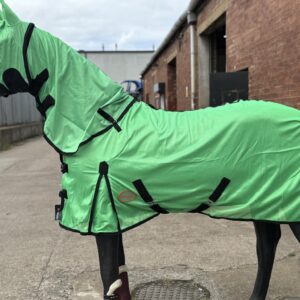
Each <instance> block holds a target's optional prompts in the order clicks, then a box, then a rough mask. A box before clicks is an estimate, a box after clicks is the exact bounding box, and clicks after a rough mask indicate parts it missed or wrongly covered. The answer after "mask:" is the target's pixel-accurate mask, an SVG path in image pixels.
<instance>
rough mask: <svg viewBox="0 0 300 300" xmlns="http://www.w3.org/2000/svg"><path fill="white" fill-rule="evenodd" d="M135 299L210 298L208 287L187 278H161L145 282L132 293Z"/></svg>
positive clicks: (178, 299)
mask: <svg viewBox="0 0 300 300" xmlns="http://www.w3.org/2000/svg"><path fill="white" fill-rule="evenodd" d="M132 297H133V300H208V299H210V294H209V292H208V290H207V289H205V288H204V287H202V286H200V285H198V284H196V283H194V282H193V281H186V280H160V281H153V282H149V283H144V284H141V285H139V286H138V287H136V288H135V289H134V291H133V293H132Z"/></svg>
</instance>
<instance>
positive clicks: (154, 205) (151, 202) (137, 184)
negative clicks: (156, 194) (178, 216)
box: [133, 179, 169, 214]
mask: <svg viewBox="0 0 300 300" xmlns="http://www.w3.org/2000/svg"><path fill="white" fill-rule="evenodd" d="M133 185H134V186H135V188H136V190H137V191H138V193H139V194H140V196H141V197H142V199H143V200H144V201H145V202H146V203H147V204H148V205H149V207H150V208H152V209H153V210H154V211H156V212H157V213H159V214H168V213H169V212H168V211H167V210H165V209H164V208H162V207H161V206H159V205H158V204H157V203H155V202H154V200H153V198H152V196H151V195H150V194H149V192H148V190H147V189H146V187H145V185H144V184H143V182H142V180H140V179H139V180H136V181H134V182H133Z"/></svg>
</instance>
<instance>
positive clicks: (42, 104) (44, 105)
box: [37, 95, 55, 117]
mask: <svg viewBox="0 0 300 300" xmlns="http://www.w3.org/2000/svg"><path fill="white" fill-rule="evenodd" d="M53 105H55V100H54V99H53V98H52V97H51V96H50V95H49V96H47V97H46V99H45V100H44V101H43V102H40V104H39V105H38V107H37V109H38V110H39V112H40V113H41V114H42V115H43V116H44V117H46V111H47V110H48V109H49V108H50V107H51V106H53Z"/></svg>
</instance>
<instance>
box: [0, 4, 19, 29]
mask: <svg viewBox="0 0 300 300" xmlns="http://www.w3.org/2000/svg"><path fill="white" fill-rule="evenodd" d="M0 4H1V6H2V11H1V14H0V15H1V18H2V19H3V20H5V21H6V22H7V23H8V24H9V25H11V26H13V25H15V24H17V23H18V22H20V19H19V18H18V17H17V15H16V14H15V13H14V12H13V11H12V10H11V9H10V8H9V6H8V5H7V4H6V3H5V2H4V0H0Z"/></svg>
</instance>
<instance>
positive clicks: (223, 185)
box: [190, 177, 230, 213]
mask: <svg viewBox="0 0 300 300" xmlns="http://www.w3.org/2000/svg"><path fill="white" fill-rule="evenodd" d="M229 183H230V180H229V179H228V178H226V177H224V178H222V180H221V181H220V183H219V184H218V186H217V187H216V189H215V190H214V191H213V192H212V194H211V195H210V196H209V197H208V201H207V202H206V203H201V204H200V205H199V206H198V207H197V208H195V209H193V210H191V211H190V212H191V213H201V212H202V211H204V210H206V209H208V208H209V207H210V206H211V205H213V204H214V203H215V202H216V201H217V200H218V199H219V198H220V197H221V196H222V194H223V192H224V191H225V189H226V188H227V186H228V185H229Z"/></svg>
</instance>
